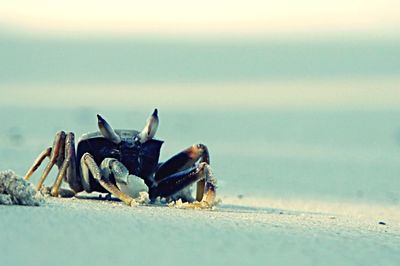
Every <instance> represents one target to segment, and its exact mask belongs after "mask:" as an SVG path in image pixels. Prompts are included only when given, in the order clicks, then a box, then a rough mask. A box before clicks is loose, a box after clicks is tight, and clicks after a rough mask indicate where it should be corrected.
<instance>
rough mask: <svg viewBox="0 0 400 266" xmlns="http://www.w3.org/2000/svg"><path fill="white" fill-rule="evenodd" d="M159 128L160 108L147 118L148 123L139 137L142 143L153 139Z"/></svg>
mask: <svg viewBox="0 0 400 266" xmlns="http://www.w3.org/2000/svg"><path fill="white" fill-rule="evenodd" d="M157 128H158V110H157V109H154V112H153V114H152V115H151V116H150V117H149V118H148V119H147V121H146V125H145V126H144V128H143V130H142V131H141V132H140V133H139V135H138V136H137V138H138V139H139V141H140V143H145V142H146V141H148V140H149V139H152V138H153V137H154V135H155V134H156V132H157Z"/></svg>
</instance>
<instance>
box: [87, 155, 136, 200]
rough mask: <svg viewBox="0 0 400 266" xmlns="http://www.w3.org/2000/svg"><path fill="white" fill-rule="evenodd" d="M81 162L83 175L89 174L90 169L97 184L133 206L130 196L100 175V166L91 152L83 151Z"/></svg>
mask: <svg viewBox="0 0 400 266" xmlns="http://www.w3.org/2000/svg"><path fill="white" fill-rule="evenodd" d="M82 162H83V163H82V164H81V168H82V172H83V175H86V176H87V175H88V174H89V173H88V172H89V171H90V173H92V175H93V178H94V179H96V180H97V181H98V182H99V184H100V185H101V186H102V187H103V188H104V189H106V190H107V191H108V192H110V193H111V194H113V195H114V196H116V197H117V198H119V199H120V200H121V201H123V202H124V203H125V204H126V205H128V206H133V205H134V204H135V200H134V199H133V198H132V197H130V196H128V195H126V194H125V193H123V192H121V191H120V190H119V189H118V188H117V186H116V185H115V184H113V183H112V182H111V181H110V180H106V179H105V178H104V177H103V176H102V175H101V171H100V168H99V167H98V166H97V164H96V162H95V161H94V159H93V156H92V155H91V154H89V153H85V154H84V155H83V156H82Z"/></svg>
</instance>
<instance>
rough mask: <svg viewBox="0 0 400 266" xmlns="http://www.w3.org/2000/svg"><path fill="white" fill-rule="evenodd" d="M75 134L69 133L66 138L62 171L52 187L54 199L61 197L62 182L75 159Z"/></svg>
mask: <svg viewBox="0 0 400 266" xmlns="http://www.w3.org/2000/svg"><path fill="white" fill-rule="evenodd" d="M73 142H74V134H73V133H71V132H70V133H68V134H67V136H66V138H65V159H64V161H63V163H62V165H61V167H60V171H59V173H58V175H57V178H56V180H55V182H54V184H53V186H52V189H51V192H50V194H51V195H52V196H53V197H57V196H58V195H59V190H60V186H61V182H62V180H63V179H64V178H65V175H66V173H67V169H68V168H69V167H70V165H71V163H72V159H74V156H73V155H74V153H75V149H74V143H73Z"/></svg>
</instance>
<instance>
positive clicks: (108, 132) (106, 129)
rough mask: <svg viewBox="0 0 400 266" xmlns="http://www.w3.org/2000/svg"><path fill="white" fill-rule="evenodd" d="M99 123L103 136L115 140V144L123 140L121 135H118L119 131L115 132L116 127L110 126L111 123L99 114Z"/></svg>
mask: <svg viewBox="0 0 400 266" xmlns="http://www.w3.org/2000/svg"><path fill="white" fill-rule="evenodd" d="M97 123H98V126H99V130H100V132H101V134H102V135H103V137H105V138H106V139H108V140H110V141H112V142H114V143H115V144H118V143H120V142H121V138H120V136H118V135H117V133H115V131H114V129H113V128H112V127H111V126H110V124H108V123H107V121H106V120H104V118H102V117H101V116H100V115H99V114H98V115H97Z"/></svg>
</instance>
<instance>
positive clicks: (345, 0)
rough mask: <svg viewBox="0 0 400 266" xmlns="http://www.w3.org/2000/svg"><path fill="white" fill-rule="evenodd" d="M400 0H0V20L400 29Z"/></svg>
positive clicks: (50, 24) (185, 29) (75, 25)
mask: <svg viewBox="0 0 400 266" xmlns="http://www.w3.org/2000/svg"><path fill="white" fill-rule="evenodd" d="M399 25H400V1H398V0H380V1H373V0H336V1H324V0H303V1H300V0H297V1H296V0H279V1H266V0H246V1H234V0H230V1H227V0H219V1H216V0H202V1H189V0H170V1H129V0H113V1H101V0H86V1H79V0H68V1H56V0H45V1H40V0H26V1H11V0H9V1H4V0H0V26H2V27H3V28H4V27H5V28H11V29H13V28H17V29H22V30H29V31H31V30H34V31H38V32H43V31H44V32H46V31H47V32H48V31H49V32H61V33H68V32H70V33H100V34H101V33H108V34H111V33H117V34H118V33H122V34H124V33H150V34H152V33H154V34H194V35H197V34H206V35H207V34H223V33H227V34H239V35H240V34H259V33H262V34H265V33H283V34H285V33H288V34H293V33H300V34H302V33H314V32H322V33H332V32H350V33H351V32H358V33H361V34H365V33H367V34H368V33H370V32H374V33H376V32H380V33H382V32H387V33H397V32H399V29H400V27H399Z"/></svg>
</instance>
